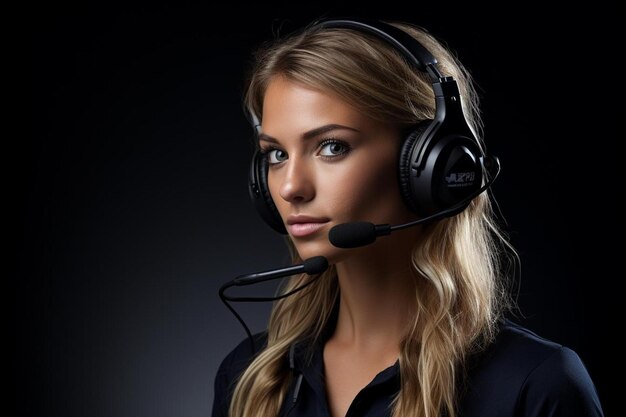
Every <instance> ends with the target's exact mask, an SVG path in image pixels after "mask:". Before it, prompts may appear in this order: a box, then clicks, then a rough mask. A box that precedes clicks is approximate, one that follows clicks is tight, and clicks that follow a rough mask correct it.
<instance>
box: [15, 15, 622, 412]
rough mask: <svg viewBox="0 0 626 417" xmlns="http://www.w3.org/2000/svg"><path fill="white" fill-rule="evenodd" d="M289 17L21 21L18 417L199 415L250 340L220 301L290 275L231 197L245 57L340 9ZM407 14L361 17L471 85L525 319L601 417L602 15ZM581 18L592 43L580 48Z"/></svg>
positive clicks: (605, 368)
mask: <svg viewBox="0 0 626 417" xmlns="http://www.w3.org/2000/svg"><path fill="white" fill-rule="evenodd" d="M299 7H300V6H293V7H287V8H285V7H282V8H279V7H276V8H272V7H269V6H266V7H263V8H261V7H258V8H253V9H250V8H248V7H244V6H236V7H231V8H230V10H226V12H224V14H217V13H216V12H215V11H214V10H213V9H212V8H211V7H209V6H193V7H192V6H189V7H179V8H156V9H155V8H150V9H147V8H139V7H137V8H128V6H126V7H125V8H119V9H117V8H113V7H102V8H99V7H95V6H94V7H90V8H78V9H76V8H73V7H69V6H68V7H61V6H54V8H52V7H50V6H48V7H45V8H39V9H37V10H36V11H29V12H27V13H26V14H25V16H26V17H27V19H26V20H27V21H26V22H24V23H25V24H26V27H27V28H28V31H29V33H30V41H31V42H30V45H29V48H28V51H27V54H28V56H27V58H28V59H27V61H26V62H29V69H30V72H29V74H28V75H29V77H30V81H29V83H28V85H27V86H26V87H27V88H26V90H27V92H28V94H27V97H29V98H28V99H29V101H30V102H29V105H28V106H29V107H27V108H28V111H29V115H30V120H29V123H28V126H29V128H30V129H29V135H28V136H27V137H26V138H24V139H23V140H22V138H21V137H18V138H17V139H19V140H15V141H14V140H7V142H9V150H8V151H7V154H6V155H5V158H6V157H7V156H11V157H10V158H8V159H11V160H12V158H13V155H17V156H18V164H17V166H18V169H17V170H15V171H13V172H12V173H11V175H10V177H9V178H11V183H12V184H15V185H16V186H15V189H14V190H11V191H16V195H17V197H16V198H15V201H17V202H18V211H19V213H18V216H17V218H18V219H19V223H18V224H19V236H18V239H17V242H18V244H17V245H16V248H17V253H16V256H15V257H14V259H15V260H16V266H17V279H15V280H12V284H11V286H10V287H11V296H12V301H13V310H12V312H13V316H12V320H11V322H12V326H11V330H12V331H13V337H12V338H11V340H12V341H13V345H12V348H13V349H14V355H13V357H12V360H11V361H10V363H11V365H10V367H11V372H12V376H13V377H12V381H13V382H14V383H13V385H12V389H13V391H12V392H11V395H12V397H13V401H14V402H13V405H14V406H15V408H16V409H17V410H18V413H17V414H18V415H38V416H64V417H70V416H86V415H88V416H91V417H96V416H116V417H137V416H150V417H171V416H185V417H200V416H207V415H209V414H210V408H211V404H212V400H213V392H212V389H213V378H214V376H215V371H216V369H217V367H218V365H219V363H220V361H221V359H222V358H223V357H224V355H226V354H227V353H228V351H229V350H230V349H231V348H232V347H233V346H234V345H235V344H236V343H238V342H239V341H240V340H242V339H243V338H244V337H245V333H244V331H243V329H242V328H241V326H240V325H239V324H238V322H237V321H236V320H235V319H234V317H233V316H232V315H231V314H230V313H229V312H228V310H227V309H226V308H225V307H224V305H223V304H222V303H221V302H220V300H219V298H218V295H217V292H218V288H219V286H220V285H221V284H222V283H224V282H226V281H227V280H230V279H232V278H234V277H236V276H237V275H240V274H244V273H250V272H255V271H261V270H265V269H270V268H273V267H279V266H285V265H286V264H287V258H286V256H287V252H286V250H285V246H284V244H283V241H282V237H280V236H277V235H276V234H275V233H273V232H272V231H271V230H270V228H269V227H268V226H266V225H265V224H264V223H262V221H261V220H260V218H259V217H258V216H257V214H256V213H255V212H254V211H253V208H252V205H251V204H250V202H249V200H248V194H247V189H246V179H247V178H246V176H247V171H248V166H249V158H250V156H251V154H252V153H251V150H252V148H251V146H250V139H251V133H252V131H251V129H250V127H249V126H248V125H247V124H246V120H245V118H244V116H243V114H242V112H241V107H240V93H241V88H242V80H243V72H244V70H245V69H246V68H247V63H248V60H249V54H250V52H251V50H252V48H253V47H255V46H257V45H258V44H259V43H260V42H261V41H262V40H264V39H268V38H269V37H270V36H271V34H272V32H273V31H277V30H278V29H279V28H281V27H282V28H283V29H282V30H283V31H288V30H290V29H292V28H295V27H297V26H298V25H299V24H302V23H305V22H308V20H309V19H312V18H315V17H319V16H321V15H322V14H325V13H327V14H336V15H347V14H349V13H350V10H349V9H338V8H332V7H327V8H324V7H322V6H318V8H317V9H315V10H311V9H310V10H308V11H307V12H306V13H304V12H303V13H300V12H297V11H296V10H297V9H298V8H299ZM415 9H416V7H412V8H404V9H402V8H399V9H395V8H391V7H390V10H387V11H381V10H380V9H375V8H372V9H361V10H360V12H361V13H362V14H363V15H369V16H376V17H382V18H400V19H405V20H409V21H413V22H415V23H418V24H422V25H424V26H425V27H427V28H429V29H430V30H431V31H433V33H434V34H435V35H438V36H440V37H442V38H443V39H445V40H446V41H447V42H448V44H449V46H451V47H452V48H453V49H454V50H456V52H457V55H458V56H459V57H460V58H461V60H462V61H463V62H464V63H465V64H466V65H467V66H468V67H469V69H470V70H471V71H472V73H473V74H474V76H475V77H476V80H477V81H478V83H479V85H480V87H481V94H482V96H483V109H484V116H485V124H486V127H485V133H486V140H487V143H488V147H489V149H490V150H491V152H493V153H494V154H496V155H499V156H500V159H501V161H502V164H503V171H502V175H501V178H500V179H499V180H498V182H497V183H496V185H495V186H494V192H495V196H496V199H497V201H498V203H499V204H500V208H501V210H502V212H503V213H504V217H505V219H506V220H507V221H508V225H507V230H508V232H509V233H510V235H511V238H512V241H513V243H514V245H515V246H516V247H517V248H518V250H519V251H520V255H521V258H522V282H521V286H520V293H519V301H520V305H521V307H522V309H523V311H524V313H525V314H526V318H525V319H524V320H523V324H525V325H527V326H528V327H530V328H531V329H532V330H535V331H536V332H538V333H539V334H541V335H543V336H545V337H548V338H550V339H552V340H555V341H557V342H559V343H563V344H566V345H568V346H570V347H572V348H573V349H575V350H576V351H577V352H578V353H579V354H580V356H581V357H582V359H583V361H584V362H585V364H586V365H587V366H588V369H589V371H590V373H591V375H592V378H593V379H594V380H595V381H596V384H597V387H598V389H599V393H600V397H601V399H602V401H603V403H604V405H605V408H606V409H607V410H608V408H609V407H610V406H611V405H612V404H613V403H612V401H614V399H612V398H611V397H610V396H609V387H610V385H609V382H608V379H607V374H608V372H609V370H610V369H611V366H612V365H611V363H610V362H609V360H608V359H607V356H608V355H607V354H606V353H604V351H603V349H604V346H605V345H608V344H609V342H610V337H609V334H608V333H607V332H606V331H605V326H604V325H603V323H604V322H605V319H606V317H607V316H609V314H610V312H609V308H610V306H611V300H610V299H609V298H608V296H609V295H610V294H611V293H614V291H610V289H611V287H609V291H607V287H606V286H605V285H603V284H604V283H605V282H606V281H607V280H609V279H613V280H614V277H615V276H616V274H617V272H616V271H618V269H617V262H618V261H619V259H620V257H621V254H622V251H621V249H620V250H619V251H618V248H617V246H614V245H613V244H609V243H608V240H607V237H608V236H610V233H609V231H610V230H623V228H622V227H623V225H618V220H617V219H618V218H619V217H618V213H621V211H620V210H619V209H618V207H617V197H616V195H617V194H618V191H617V190H615V186H613V185H612V184H610V183H609V182H608V181H607V179H611V178H618V176H617V164H616V163H615V162H614V161H616V159H617V157H616V154H615V153H614V152H611V151H610V149H608V146H607V143H610V142H611V141H612V140H613V139H615V138H613V139H607V137H608V138H611V136H610V132H612V129H613V127H612V124H613V123H614V122H615V120H616V119H615V118H613V116H616V115H617V112H616V111H614V110H612V109H613V108H612V107H609V106H606V105H604V104H603V103H604V100H606V99H607V98H608V97H609V96H610V95H611V88H613V86H615V85H616V84H617V81H604V80H601V79H600V77H598V76H597V74H594V73H593V70H594V69H597V68H599V67H602V66H603V65H605V61H604V60H605V59H608V58H606V57H609V56H610V55H609V52H610V49H611V47H612V46H610V45H609V44H610V43H611V42H614V41H613V40H614V33H613V26H612V24H611V21H610V19H611V18H612V15H613V14H614V13H612V12H611V11H606V10H603V9H602V8H601V7H599V6H598V7H597V9H595V10H589V9H584V10H583V9H581V10H575V9H572V10H568V11H567V13H566V16H567V17H565V15H563V14H562V13H561V12H546V11H543V12H539V11H538V10H539V8H538V7H535V6H532V5H528V4H527V5H526V6H525V8H523V9H518V10H514V9H512V10H510V11H507V12H505V11H500V10H491V11H490V13H493V14H492V15H491V16H493V17H487V14H488V13H486V10H471V9H469V8H466V9H463V10H460V9H451V10H449V11H448V12H447V13H449V15H444V12H443V11H442V12H440V11H438V10H436V8H435V7H431V8H426V9H424V10H422V11H421V12H419V13H418V12H416V10H415ZM513 17H514V18H513ZM592 21H593V22H597V24H599V26H600V27H602V28H603V29H602V30H603V31H602V32H598V33H593V34H591V37H589V36H590V35H589V34H587V33H584V32H582V31H583V30H585V27H586V25H587V23H589V22H592ZM590 64H592V65H590ZM602 72H603V70H599V73H602ZM609 75H610V74H609ZM7 139H8V138H7ZM14 139H16V138H15V137H14ZM14 149H15V150H16V151H15V152H13V150H14ZM11 160H10V161H8V162H9V163H11ZM14 178H15V179H16V181H14V180H13V179H14ZM619 189H623V187H621V186H620V187H619ZM619 193H621V191H620V192H619ZM619 221H620V222H621V220H619ZM273 290H274V284H267V285H264V286H261V287H258V288H255V289H254V293H256V294H261V293H266V294H271V293H272V292H273ZM246 293H247V292H246ZM237 308H238V310H239V311H240V312H241V314H242V316H243V317H244V318H245V320H246V321H247V322H248V324H249V326H250V327H251V329H252V330H253V331H260V330H262V329H263V328H264V326H265V325H266V321H267V317H268V312H269V308H270V305H268V304H259V305H238V306H237Z"/></svg>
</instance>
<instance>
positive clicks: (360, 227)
mask: <svg viewBox="0 0 626 417" xmlns="http://www.w3.org/2000/svg"><path fill="white" fill-rule="evenodd" d="M485 158H486V159H485V160H484V161H481V163H482V164H483V166H485V167H486V168H488V169H489V170H494V173H493V175H492V177H491V178H490V179H489V181H487V182H486V183H485V185H483V186H482V187H481V188H479V189H478V190H476V191H475V192H473V193H472V194H470V195H469V196H467V197H466V198H464V199H463V200H461V201H459V202H458V203H457V204H455V205H454V206H452V207H450V208H448V209H446V210H442V211H439V212H437V213H435V214H432V215H430V216H427V217H423V218H421V219H419V220H415V221H412V222H409V223H403V224H399V225H395V226H390V225H388V224H377V225H374V224H373V223H370V222H350V223H343V224H339V225H337V226H335V227H333V228H332V229H330V231H329V232H328V240H330V243H332V244H333V245H334V246H336V247H338V248H357V247H359V246H365V245H369V244H370V243H373V242H374V241H375V240H376V238H377V237H378V236H386V235H388V234H390V233H391V232H393V231H396V230H400V229H404V228H407V227H411V226H416V225H418V224H423V223H427V222H430V221H433V220H437V219H441V218H443V217H447V216H449V215H451V214H454V213H455V212H457V211H459V209H460V208H463V207H465V206H466V205H467V203H468V202H469V201H470V200H472V199H473V198H475V197H476V196H477V195H479V194H480V193H482V192H483V191H485V190H486V189H487V188H488V187H489V186H491V184H492V183H493V182H494V181H495V179H496V178H497V177H498V174H500V161H499V160H498V158H497V157H495V156H489V157H485Z"/></svg>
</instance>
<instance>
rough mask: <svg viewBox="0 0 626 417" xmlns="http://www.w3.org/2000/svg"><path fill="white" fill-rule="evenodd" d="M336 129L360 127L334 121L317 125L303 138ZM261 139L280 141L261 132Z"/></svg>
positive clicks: (309, 137) (354, 130)
mask: <svg viewBox="0 0 626 417" xmlns="http://www.w3.org/2000/svg"><path fill="white" fill-rule="evenodd" d="M336 129H347V130H352V131H353V132H358V131H359V130H358V129H355V128H353V127H348V126H343V125H338V124H334V123H333V124H329V125H324V126H320V127H316V128H315V129H311V130H309V131H308V132H305V133H303V134H302V139H303V140H307V139H311V138H314V137H316V136H319V135H323V134H324V133H327V132H330V131H332V130H336ZM259 140H262V141H265V142H271V143H278V140H276V138H273V137H271V136H269V135H266V134H265V133H259Z"/></svg>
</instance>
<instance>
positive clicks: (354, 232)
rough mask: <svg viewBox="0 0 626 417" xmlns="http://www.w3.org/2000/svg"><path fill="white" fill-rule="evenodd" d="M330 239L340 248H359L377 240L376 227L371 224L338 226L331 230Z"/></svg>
mask: <svg viewBox="0 0 626 417" xmlns="http://www.w3.org/2000/svg"><path fill="white" fill-rule="evenodd" d="M328 239H329V240H330V243H332V244H333V245H334V246H336V247H338V248H358V247H359V246H365V245H369V244H370V243H372V242H374V241H375V240H376V227H375V226H374V224H372V223H370V222H351V223H343V224H338V225H337V226H335V227H333V228H332V229H330V232H328Z"/></svg>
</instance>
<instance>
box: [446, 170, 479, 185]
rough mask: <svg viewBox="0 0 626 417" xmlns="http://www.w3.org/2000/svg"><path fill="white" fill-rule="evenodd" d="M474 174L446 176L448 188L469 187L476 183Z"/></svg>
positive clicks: (464, 173)
mask: <svg viewBox="0 0 626 417" xmlns="http://www.w3.org/2000/svg"><path fill="white" fill-rule="evenodd" d="M474 178H475V175H474V172H453V173H451V174H450V175H448V176H446V182H447V183H448V187H467V186H469V185H472V184H473V183H474Z"/></svg>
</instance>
